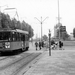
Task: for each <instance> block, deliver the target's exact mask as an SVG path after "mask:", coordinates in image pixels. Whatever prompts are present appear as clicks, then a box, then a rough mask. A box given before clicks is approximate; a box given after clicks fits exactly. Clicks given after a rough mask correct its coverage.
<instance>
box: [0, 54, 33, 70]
mask: <svg viewBox="0 0 75 75" xmlns="http://www.w3.org/2000/svg"><path fill="white" fill-rule="evenodd" d="M32 54H33V53H31V54H28V55H27V56H26V57H28V56H30V55H32ZM26 57H22V58H20V59H17V60H16V61H14V62H12V63H9V64H7V65H4V66H2V67H0V71H1V70H4V69H6V68H8V67H9V66H12V65H13V64H16V63H17V62H19V61H22V60H23V59H25V58H26ZM6 59H7V58H6Z"/></svg>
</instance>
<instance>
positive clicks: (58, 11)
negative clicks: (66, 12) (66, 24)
mask: <svg viewBox="0 0 75 75" xmlns="http://www.w3.org/2000/svg"><path fill="white" fill-rule="evenodd" d="M60 19H61V18H60V12H59V0H58V24H59V41H60Z"/></svg>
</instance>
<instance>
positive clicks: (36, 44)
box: [35, 42, 38, 50]
mask: <svg viewBox="0 0 75 75" xmlns="http://www.w3.org/2000/svg"><path fill="white" fill-rule="evenodd" d="M35 47H36V50H37V47H38V43H37V42H35Z"/></svg>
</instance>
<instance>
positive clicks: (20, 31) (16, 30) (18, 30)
mask: <svg viewBox="0 0 75 75" xmlns="http://www.w3.org/2000/svg"><path fill="white" fill-rule="evenodd" d="M0 31H10V32H19V33H23V34H28V31H24V30H20V29H15V30H11V29H0Z"/></svg>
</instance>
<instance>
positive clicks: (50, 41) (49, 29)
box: [49, 29, 51, 56]
mask: <svg viewBox="0 0 75 75" xmlns="http://www.w3.org/2000/svg"><path fill="white" fill-rule="evenodd" d="M49 56H51V31H50V29H49Z"/></svg>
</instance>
